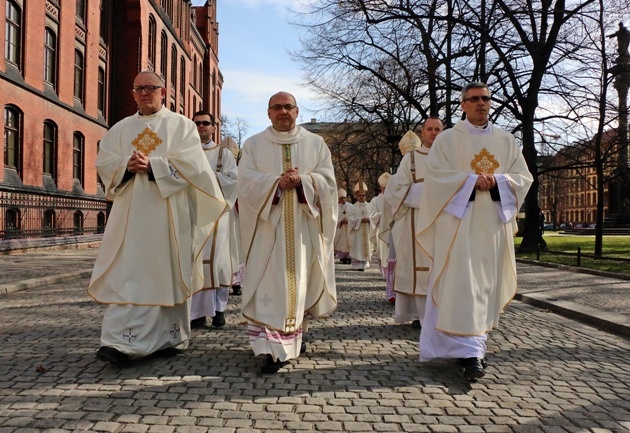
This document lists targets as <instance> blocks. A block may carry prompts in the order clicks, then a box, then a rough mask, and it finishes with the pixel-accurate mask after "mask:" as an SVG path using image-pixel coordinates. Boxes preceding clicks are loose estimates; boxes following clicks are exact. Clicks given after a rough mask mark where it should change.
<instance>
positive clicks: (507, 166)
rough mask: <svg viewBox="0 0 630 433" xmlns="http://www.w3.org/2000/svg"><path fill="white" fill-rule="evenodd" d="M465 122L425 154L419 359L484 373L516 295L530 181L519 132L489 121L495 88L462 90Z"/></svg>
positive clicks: (474, 375) (472, 376)
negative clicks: (426, 260)
mask: <svg viewBox="0 0 630 433" xmlns="http://www.w3.org/2000/svg"><path fill="white" fill-rule="evenodd" d="M461 108H462V110H463V111H464V113H465V114H466V119H465V120H461V121H459V122H457V124H456V125H455V126H454V127H453V128H452V129H449V130H446V131H444V132H442V133H441V134H440V135H438V136H437V138H436V139H435V141H434V142H433V146H432V147H431V151H430V152H429V156H428V157H427V161H426V165H425V174H424V188H423V192H422V196H421V198H420V206H419V215H418V218H419V228H418V231H417V233H418V234H417V240H418V242H419V244H420V247H421V248H422V249H423V250H425V251H426V252H427V253H428V254H429V256H431V257H432V261H433V263H432V267H431V270H430V274H429V287H428V290H427V303H426V310H425V315H424V319H423V323H422V332H421V334H420V360H421V361H429V360H432V359H439V358H455V359H457V360H458V361H459V363H460V364H461V366H462V368H463V371H464V377H465V378H466V379H468V380H476V379H479V378H481V377H483V376H484V375H485V368H486V362H485V352H486V334H487V332H489V331H490V330H491V329H492V328H495V327H497V326H498V325H499V315H500V314H501V312H502V311H503V309H504V308H505V307H506V305H507V304H508V303H509V302H510V300H511V299H512V298H513V297H514V294H515V292H516V264H515V260H514V240H513V236H514V233H515V232H516V230H517V226H516V215H517V213H518V209H519V207H520V205H521V203H522V202H523V200H524V198H525V195H526V194H527V191H528V190H529V187H530V185H531V183H532V175H531V174H530V173H529V171H528V169H527V165H526V163H525V159H524V158H523V154H522V152H521V150H520V149H519V147H518V145H517V144H516V141H515V139H514V136H513V135H512V134H510V133H509V132H506V131H504V130H502V129H500V128H498V127H497V126H495V125H493V124H492V122H490V120H489V117H488V116H489V112H490V90H489V89H488V86H487V85H486V84H484V83H478V82H477V83H470V84H468V85H466V86H465V87H464V88H463V90H462V93H461Z"/></svg>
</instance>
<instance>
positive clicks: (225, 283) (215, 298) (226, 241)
mask: <svg viewBox="0 0 630 433" xmlns="http://www.w3.org/2000/svg"><path fill="white" fill-rule="evenodd" d="M193 122H195V125H197V132H199V138H200V139H201V147H202V148H203V152H204V153H205V155H206V158H208V163H209V164H210V168H211V169H212V171H213V172H214V174H215V175H216V177H217V181H218V182H219V186H220V187H221V192H222V193H223V198H224V199H225V201H226V203H227V205H228V207H227V208H226V209H225V212H224V213H223V215H221V218H219V221H218V222H217V224H216V226H215V227H214V230H213V231H212V233H211V236H210V238H208V240H207V241H206V244H205V245H204V247H203V278H204V285H203V290H202V291H200V292H198V293H196V294H195V295H194V296H193V297H192V302H191V306H190V320H191V321H190V325H191V327H192V328H202V327H204V326H205V325H206V320H207V319H206V317H211V318H212V326H215V327H222V326H224V325H225V309H226V308H227V303H228V296H229V293H230V286H231V285H232V275H233V272H232V258H231V254H230V232H231V227H230V224H231V223H230V210H231V209H232V208H233V207H234V203H235V202H236V181H237V177H238V173H237V171H236V160H235V159H234V156H233V155H232V153H231V152H230V151H229V150H228V149H226V148H224V147H222V146H220V145H218V144H216V143H215V142H214V140H213V139H212V136H213V134H214V132H215V129H216V127H215V124H214V120H213V119H212V116H211V115H210V113H208V112H207V111H198V112H196V113H195V114H194V115H193Z"/></svg>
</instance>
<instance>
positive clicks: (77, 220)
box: [72, 210, 83, 235]
mask: <svg viewBox="0 0 630 433" xmlns="http://www.w3.org/2000/svg"><path fill="white" fill-rule="evenodd" d="M72 223H73V224H72V225H73V230H72V234H74V235H81V234H83V212H81V211H80V210H78V211H75V212H74V215H73V216H72Z"/></svg>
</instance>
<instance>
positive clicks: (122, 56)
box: [0, 0, 223, 240]
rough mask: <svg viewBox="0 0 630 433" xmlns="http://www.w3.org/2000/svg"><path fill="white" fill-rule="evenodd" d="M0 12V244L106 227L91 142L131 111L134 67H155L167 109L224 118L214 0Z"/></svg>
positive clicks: (3, 5) (50, 2)
mask: <svg viewBox="0 0 630 433" xmlns="http://www.w3.org/2000/svg"><path fill="white" fill-rule="evenodd" d="M0 14H1V15H0V16H2V17H4V19H3V20H2V21H0V22H1V24H2V26H3V29H1V30H0V38H2V39H3V40H2V46H4V48H5V49H4V56H2V57H1V58H0V105H1V106H2V108H3V110H4V116H3V119H2V128H3V130H4V155H3V156H4V157H3V159H2V162H1V163H0V240H2V239H10V238H22V237H39V236H54V235H64V234H83V233H94V232H100V231H102V230H103V229H104V227H105V223H106V221H107V208H108V203H107V201H106V200H105V199H104V194H103V187H102V185H100V183H99V179H98V176H97V173H96V169H95V166H94V163H95V160H96V154H97V152H98V142H99V140H100V138H101V137H102V136H103V134H104V133H105V132H106V131H107V129H108V128H109V126H111V125H113V124H114V123H116V122H117V121H119V120H121V119H122V118H124V117H126V116H129V115H131V114H133V113H134V112H135V110H136V107H135V103H134V101H133V98H132V96H131V87H132V84H133V79H134V77H135V76H136V74H137V73H138V72H139V71H142V70H147V69H149V70H154V71H156V72H157V73H159V74H161V75H162V77H163V78H164V80H165V82H166V89H167V97H166V101H165V104H166V106H167V107H169V108H170V109H171V110H172V111H176V112H178V113H181V114H183V115H185V116H187V117H192V114H193V113H194V112H195V111H197V110H200V109H205V110H207V111H209V112H210V113H211V114H212V116H213V117H214V119H215V120H216V121H217V123H219V119H220V106H221V89H222V86H223V77H222V75H221V72H220V70H219V66H218V63H219V61H218V23H217V22H216V2H213V1H211V0H208V1H207V2H206V4H205V5H203V6H199V7H193V6H192V3H191V1H190V0H124V1H122V0H75V1H63V2H62V1H61V0H0ZM218 137H220V124H219V125H218V128H217V131H216V137H215V141H218Z"/></svg>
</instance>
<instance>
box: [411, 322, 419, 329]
mask: <svg viewBox="0 0 630 433" xmlns="http://www.w3.org/2000/svg"><path fill="white" fill-rule="evenodd" d="M411 327H412V328H413V329H422V325H420V321H419V320H414V321H413V322H411Z"/></svg>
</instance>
